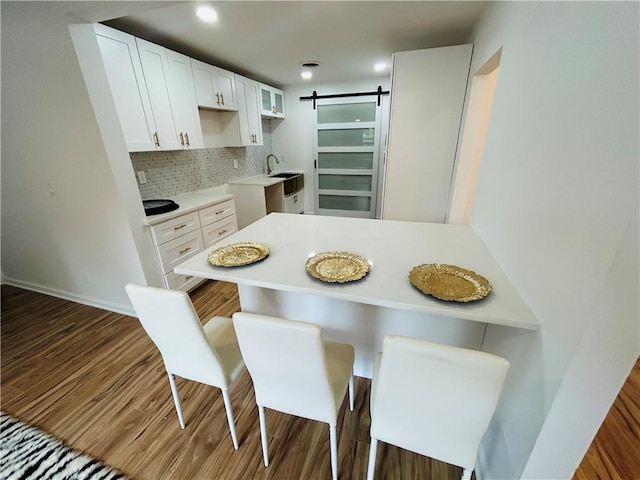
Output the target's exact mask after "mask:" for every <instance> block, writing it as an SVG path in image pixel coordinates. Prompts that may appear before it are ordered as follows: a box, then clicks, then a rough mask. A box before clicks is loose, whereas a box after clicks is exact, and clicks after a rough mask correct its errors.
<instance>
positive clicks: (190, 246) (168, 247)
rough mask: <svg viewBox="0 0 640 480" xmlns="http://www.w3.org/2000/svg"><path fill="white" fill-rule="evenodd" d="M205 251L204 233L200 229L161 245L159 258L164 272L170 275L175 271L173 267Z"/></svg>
mask: <svg viewBox="0 0 640 480" xmlns="http://www.w3.org/2000/svg"><path fill="white" fill-rule="evenodd" d="M203 249H204V243H203V242H202V232H201V231H200V230H199V229H198V230H196V231H194V232H191V233H187V234H185V235H182V236H181V237H178V238H176V239H174V240H171V241H169V242H167V243H163V244H162V245H159V246H158V256H159V257H160V266H161V268H162V272H163V273H169V272H171V271H173V267H175V266H176V265H177V264H179V263H181V262H184V261H185V260H186V259H187V258H189V257H192V256H193V255H195V254H196V253H198V252H201V251H202V250H203Z"/></svg>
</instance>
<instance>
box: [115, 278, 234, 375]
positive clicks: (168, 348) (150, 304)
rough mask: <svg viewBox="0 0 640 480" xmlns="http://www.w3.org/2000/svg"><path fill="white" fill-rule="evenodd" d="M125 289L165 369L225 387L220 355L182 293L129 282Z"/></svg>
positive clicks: (188, 300) (191, 305)
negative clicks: (208, 339)
mask: <svg viewBox="0 0 640 480" xmlns="http://www.w3.org/2000/svg"><path fill="white" fill-rule="evenodd" d="M125 289H126V291H127V294H128V295H129V299H130V300H131V304H132V305H133V308H134V309H135V311H136V313H137V315H138V318H139V319H140V323H141V324H142V327H143V328H144V329H145V331H146V332H147V334H148V335H149V337H151V340H153V343H155V345H156V347H158V350H160V354H161V355H162V359H163V360H164V365H165V368H166V369H167V372H169V373H172V374H174V375H178V376H180V377H182V378H186V379H189V380H194V381H197V382H201V383H206V384H208V385H213V386H215V387H227V386H228V384H229V382H228V379H227V378H226V375H225V373H224V370H223V368H222V366H221V363H220V358H219V357H218V354H217V352H216V351H215V349H214V348H213V347H212V346H211V345H210V344H209V342H208V341H207V337H206V336H205V333H204V330H203V328H202V324H201V323H200V319H199V317H198V315H197V313H196V311H195V309H194V308H193V304H192V303H191V299H190V298H189V295H187V293H186V292H182V291H179V290H167V289H165V288H156V287H148V286H143V285H134V284H131V283H130V284H128V285H126V287H125Z"/></svg>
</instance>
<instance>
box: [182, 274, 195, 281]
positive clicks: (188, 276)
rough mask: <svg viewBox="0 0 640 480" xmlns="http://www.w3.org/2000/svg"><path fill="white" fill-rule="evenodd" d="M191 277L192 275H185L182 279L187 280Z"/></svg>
mask: <svg viewBox="0 0 640 480" xmlns="http://www.w3.org/2000/svg"><path fill="white" fill-rule="evenodd" d="M192 278H193V275H187V276H186V277H184V279H185V280H186V281H189V280H191V279H192Z"/></svg>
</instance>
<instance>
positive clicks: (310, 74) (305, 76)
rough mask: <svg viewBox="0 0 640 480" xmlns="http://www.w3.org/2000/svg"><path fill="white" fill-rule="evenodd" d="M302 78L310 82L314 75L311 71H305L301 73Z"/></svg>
mask: <svg viewBox="0 0 640 480" xmlns="http://www.w3.org/2000/svg"><path fill="white" fill-rule="evenodd" d="M300 76H301V77H302V78H304V79H305V80H309V79H310V78H311V77H313V73H311V71H310V70H303V71H302V72H300Z"/></svg>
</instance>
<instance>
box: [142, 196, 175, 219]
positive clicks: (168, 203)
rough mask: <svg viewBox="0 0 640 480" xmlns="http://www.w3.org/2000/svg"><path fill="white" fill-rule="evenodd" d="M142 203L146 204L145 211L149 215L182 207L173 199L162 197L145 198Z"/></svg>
mask: <svg viewBox="0 0 640 480" xmlns="http://www.w3.org/2000/svg"><path fill="white" fill-rule="evenodd" d="M142 205H144V213H146V214H147V217H149V216H151V215H159V214H161V213H167V212H172V211H173V210H176V209H178V208H180V205H178V204H177V203H176V202H174V201H173V200H166V199H162V198H160V199H157V200H156V199H154V200H143V201H142Z"/></svg>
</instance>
